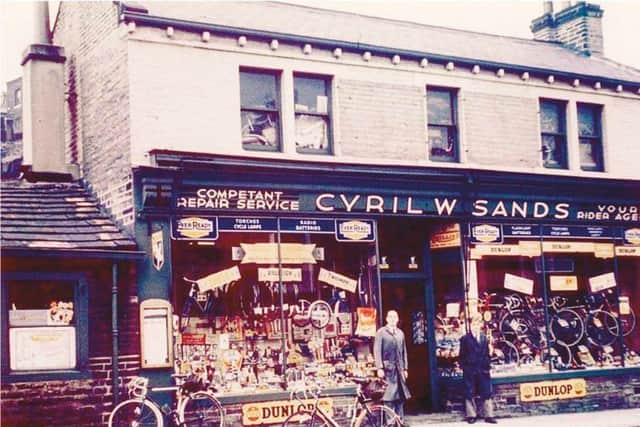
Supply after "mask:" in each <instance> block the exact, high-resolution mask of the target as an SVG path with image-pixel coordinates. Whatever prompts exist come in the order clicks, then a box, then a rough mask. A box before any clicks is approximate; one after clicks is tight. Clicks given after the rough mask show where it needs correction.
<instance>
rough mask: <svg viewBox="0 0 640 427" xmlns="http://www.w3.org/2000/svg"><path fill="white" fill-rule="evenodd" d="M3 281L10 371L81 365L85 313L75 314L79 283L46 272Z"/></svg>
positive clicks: (23, 371)
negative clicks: (79, 345) (52, 278)
mask: <svg viewBox="0 0 640 427" xmlns="http://www.w3.org/2000/svg"><path fill="white" fill-rule="evenodd" d="M5 283H6V287H3V293H5V295H4V298H5V301H6V308H7V312H6V315H7V317H6V320H8V323H7V324H8V349H9V353H8V359H9V369H10V372H11V373H25V372H32V371H56V370H69V369H76V368H78V367H79V366H81V365H83V363H84V362H83V361H81V360H79V357H80V356H81V355H82V354H83V353H84V352H81V351H80V349H79V347H78V342H79V341H78V340H79V338H80V336H81V335H84V334H85V333H86V327H85V323H84V322H85V320H84V317H82V316H79V315H78V301H77V298H76V297H77V294H78V293H77V288H78V286H79V285H78V283H77V282H76V281H73V280H56V279H54V280H47V279H46V275H42V277H41V278H39V279H35V278H34V279H19V280H7V281H6V282H5ZM79 317H82V319H80V320H79ZM3 318H4V315H3ZM4 357H7V355H5V356H4Z"/></svg>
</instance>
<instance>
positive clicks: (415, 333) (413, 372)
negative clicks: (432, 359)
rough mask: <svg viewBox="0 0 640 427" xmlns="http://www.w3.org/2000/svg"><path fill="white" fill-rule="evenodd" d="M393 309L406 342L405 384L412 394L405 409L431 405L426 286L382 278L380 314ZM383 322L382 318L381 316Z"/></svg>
mask: <svg viewBox="0 0 640 427" xmlns="http://www.w3.org/2000/svg"><path fill="white" fill-rule="evenodd" d="M389 310H396V311H397V312H398V315H399V317H400V322H399V326H400V328H401V329H402V331H403V332H404V334H405V339H406V342H407V359H408V362H409V377H408V379H407V385H408V386H409V390H410V391H411V394H412V398H411V399H409V400H408V401H407V402H406V404H405V411H407V412H409V413H411V412H423V411H425V410H428V409H431V395H430V386H429V384H430V383H431V379H430V375H431V373H430V372H429V363H428V358H429V354H428V347H429V346H428V344H427V336H426V327H425V322H426V316H427V311H426V304H425V286H424V283H423V282H421V281H419V280H406V279H405V280H397V279H396V280H384V279H383V283H382V315H383V316H386V313H387V311H389ZM382 322H383V323H384V318H383V319H382Z"/></svg>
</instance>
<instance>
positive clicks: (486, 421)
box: [484, 417, 498, 424]
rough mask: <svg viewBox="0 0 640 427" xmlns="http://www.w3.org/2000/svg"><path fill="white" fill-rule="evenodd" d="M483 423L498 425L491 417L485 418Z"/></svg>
mask: <svg viewBox="0 0 640 427" xmlns="http://www.w3.org/2000/svg"><path fill="white" fill-rule="evenodd" d="M484 422H485V423H489V424H498V420H496V419H495V418H493V417H489V418H485V419H484Z"/></svg>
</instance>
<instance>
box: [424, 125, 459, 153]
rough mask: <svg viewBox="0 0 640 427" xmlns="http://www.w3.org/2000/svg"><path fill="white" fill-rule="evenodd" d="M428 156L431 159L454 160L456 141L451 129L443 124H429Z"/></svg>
mask: <svg viewBox="0 0 640 427" xmlns="http://www.w3.org/2000/svg"><path fill="white" fill-rule="evenodd" d="M428 138H429V158H430V159H432V160H455V158H456V150H455V146H456V141H455V132H454V131H453V129H451V128H448V127H445V126H429V129H428Z"/></svg>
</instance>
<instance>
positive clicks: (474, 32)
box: [265, 0, 559, 44]
mask: <svg viewBox="0 0 640 427" xmlns="http://www.w3.org/2000/svg"><path fill="white" fill-rule="evenodd" d="M265 3H271V4H280V5H286V6H287V7H297V8H298V9H307V10H316V11H319V12H330V13H339V14H341V15H346V16H360V17H362V18H366V19H372V20H376V21H384V22H389V23H394V22H397V23H401V24H409V25H412V26H416V27H423V28H434V29H438V30H446V31H452V32H458V33H465V34H478V35H483V36H489V37H496V38H508V39H512V40H518V41H523V42H528V43H535V42H538V41H540V40H535V39H526V38H524V37H516V36H510V35H502V34H493V33H485V32H482V31H473V30H464V29H462V28H455V27H444V26H442V25H434V24H424V23H422V22H415V21H405V20H402V19H394V18H384V17H381V16H374V15H366V14H364V13H358V12H348V11H344V10H335V9H324V8H322V7H314V6H308V5H301V4H298V3H295V2H294V0H291V2H287V1H266V2H265ZM548 43H550V44H558V43H559V42H548Z"/></svg>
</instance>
